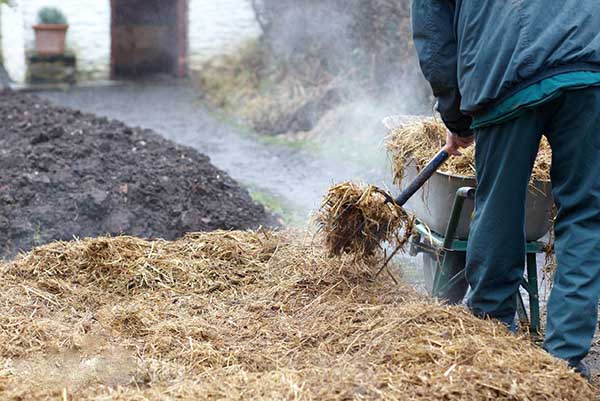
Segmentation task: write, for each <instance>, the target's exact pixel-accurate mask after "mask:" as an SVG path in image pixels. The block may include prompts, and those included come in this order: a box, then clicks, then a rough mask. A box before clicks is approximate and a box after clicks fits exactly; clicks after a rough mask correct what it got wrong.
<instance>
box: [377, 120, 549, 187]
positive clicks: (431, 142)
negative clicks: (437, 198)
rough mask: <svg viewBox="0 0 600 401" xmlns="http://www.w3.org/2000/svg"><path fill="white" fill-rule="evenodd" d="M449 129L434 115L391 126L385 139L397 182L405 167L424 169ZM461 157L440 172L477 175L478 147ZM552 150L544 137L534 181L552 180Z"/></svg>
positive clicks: (450, 161)
mask: <svg viewBox="0 0 600 401" xmlns="http://www.w3.org/2000/svg"><path fill="white" fill-rule="evenodd" d="M446 132H447V128H446V126H445V125H444V123H443V122H442V121H440V120H437V119H434V118H413V119H409V120H406V121H404V122H403V123H401V124H400V125H399V126H398V127H397V128H395V129H392V130H391V132H390V134H389V135H388V138H387V140H386V147H387V149H388V152H389V155H390V158H391V160H392V170H393V174H394V183H396V184H398V185H401V184H402V179H403V178H404V168H405V167H406V166H407V164H408V163H410V162H414V163H415V165H416V167H417V169H419V170H420V169H421V168H423V167H424V166H425V165H427V163H429V161H430V160H431V159H433V157H434V156H435V155H436V153H437V152H438V151H439V150H440V149H441V148H442V147H443V146H444V144H445V143H446ZM461 152H462V156H453V157H451V158H450V159H448V161H447V162H446V163H444V165H443V166H442V167H441V168H440V172H443V173H446V174H450V175H458V176H463V177H475V146H471V147H470V148H467V149H463V150H462V151H461ZM551 163H552V150H551V149H550V144H549V143H548V140H547V139H546V138H545V137H543V138H542V141H541V143H540V150H539V152H538V156H537V159H536V161H535V165H534V168H533V172H532V176H531V180H532V181H549V180H550V165H551Z"/></svg>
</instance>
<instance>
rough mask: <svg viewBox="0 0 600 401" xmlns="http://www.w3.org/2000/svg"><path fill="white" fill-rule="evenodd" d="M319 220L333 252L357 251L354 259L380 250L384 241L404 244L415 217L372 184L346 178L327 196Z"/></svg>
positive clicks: (369, 256)
mask: <svg viewBox="0 0 600 401" xmlns="http://www.w3.org/2000/svg"><path fill="white" fill-rule="evenodd" d="M317 224H318V225H319V229H320V231H321V232H322V233H323V239H324V242H325V248H326V249H328V250H329V253H330V255H332V256H340V255H343V254H351V255H354V257H355V260H360V259H369V258H371V257H373V256H376V255H377V254H378V251H380V250H381V247H382V243H383V242H386V241H387V242H390V243H393V244H395V245H396V246H397V247H401V246H402V245H403V244H404V242H406V236H405V237H403V238H400V237H399V232H400V231H401V230H403V231H404V232H405V233H408V234H410V233H411V232H412V218H411V217H409V216H408V214H407V213H406V212H405V211H404V210H403V209H402V208H401V207H399V206H398V205H396V204H395V203H393V202H387V201H386V195H385V194H384V192H383V191H382V190H381V189H379V188H377V187H374V186H372V185H369V186H364V185H360V184H356V183H353V182H343V183H341V184H337V185H334V186H333V187H331V188H330V189H329V191H328V193H327V195H326V196H325V198H324V200H323V203H322V205H321V208H320V210H319V213H318V215H317Z"/></svg>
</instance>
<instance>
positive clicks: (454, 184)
mask: <svg viewBox="0 0 600 401" xmlns="http://www.w3.org/2000/svg"><path fill="white" fill-rule="evenodd" d="M416 175H417V169H416V167H415V165H414V163H409V164H408V165H407V167H406V169H405V177H404V179H403V181H402V182H403V183H408V182H411V181H412V180H413V179H414V178H415V177H416ZM403 186H404V184H403ZM475 186H476V182H475V179H474V178H471V177H462V176H457V175H450V174H447V173H442V172H436V173H435V174H434V175H433V176H432V177H431V179H430V180H429V181H428V182H427V183H426V184H425V185H424V186H423V188H422V189H421V190H419V192H417V193H416V194H415V196H413V197H412V198H411V199H410V200H409V201H408V202H407V203H406V205H405V206H404V208H405V209H406V210H407V211H409V212H411V213H413V214H414V215H415V216H416V217H417V218H418V219H419V220H420V221H421V222H422V223H424V224H426V225H427V226H428V227H429V228H430V229H431V230H432V231H434V232H436V233H438V234H444V232H445V230H446V227H447V225H448V221H449V220H450V213H451V211H452V204H453V202H454V197H455V196H456V191H457V190H458V189H459V188H461V187H475ZM550 191H551V186H550V183H548V182H545V181H537V182H535V183H533V184H532V185H531V186H530V188H529V190H528V192H527V200H526V202H525V203H526V205H525V207H526V217H525V220H526V223H525V234H526V240H527V241H537V240H538V239H540V238H542V237H543V236H544V235H546V234H547V233H548V231H549V230H550V229H551V227H552V222H551V218H552V205H553V202H552V196H551V193H550ZM473 210H474V202H473V201H472V200H470V199H467V200H466V201H465V204H464V207H463V210H462V213H461V216H460V221H459V224H458V227H457V230H456V238H457V239H460V240H466V239H467V238H468V236H469V227H470V224H471V219H472V215H473Z"/></svg>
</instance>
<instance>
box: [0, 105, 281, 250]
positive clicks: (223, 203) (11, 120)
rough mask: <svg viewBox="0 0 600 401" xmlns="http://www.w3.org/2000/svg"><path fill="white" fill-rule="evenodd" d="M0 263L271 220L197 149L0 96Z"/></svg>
mask: <svg viewBox="0 0 600 401" xmlns="http://www.w3.org/2000/svg"><path fill="white" fill-rule="evenodd" d="M0 118H1V121H2V122H1V123H0V153H1V155H2V157H1V158H0V169H1V170H2V174H0V243H1V244H2V249H1V250H0V255H3V256H9V255H13V254H15V253H16V252H18V251H19V250H28V249H31V248H32V247H33V246H36V245H40V244H44V243H47V242H50V241H53V240H57V239H66V240H68V239H71V238H73V237H85V236H96V235H102V234H107V233H108V234H121V233H128V234H132V235H137V236H141V237H160V238H167V239H174V238H177V237H179V236H181V235H183V234H184V233H185V232H189V231H196V230H214V229H219V228H221V229H235V228H250V227H258V226H259V225H261V224H269V223H270V222H273V220H272V218H271V217H269V216H268V215H267V214H266V213H265V211H264V209H263V207H262V206H259V205H256V204H255V203H254V202H253V201H252V200H251V199H250V196H249V194H248V192H247V191H246V190H245V189H242V188H241V187H240V186H239V184H237V183H236V182H235V181H234V180H232V179H231V178H230V177H229V176H228V175H227V174H226V173H225V172H223V171H220V170H218V169H217V168H215V167H214V166H212V165H211V164H210V161H209V159H208V157H206V156H204V155H202V154H200V153H198V152H197V151H195V150H193V149H191V148H187V147H183V146H178V145H175V144H174V143H172V142H170V141H168V140H166V139H164V138H162V137H160V136H159V135H157V134H155V133H154V132H152V131H150V130H144V129H140V128H132V127H128V126H126V125H124V124H123V123H120V122H118V121H114V120H112V121H111V120H108V119H106V118H98V117H95V116H94V115H90V114H84V113H81V112H79V111H74V110H70V109H64V108H57V107H52V106H50V105H49V103H47V102H46V101H43V100H41V99H39V98H36V97H33V96H28V95H23V94H17V93H3V94H1V95H0Z"/></svg>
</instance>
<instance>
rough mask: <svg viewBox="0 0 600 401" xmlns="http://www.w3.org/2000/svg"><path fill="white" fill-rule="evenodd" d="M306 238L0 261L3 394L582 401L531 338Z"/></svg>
mask: <svg viewBox="0 0 600 401" xmlns="http://www.w3.org/2000/svg"><path fill="white" fill-rule="evenodd" d="M365 268H366V266H361V267H360V268H358V267H357V266H356V264H355V263H354V262H352V261H351V260H349V259H348V258H337V259H330V258H328V257H327V254H326V252H325V251H324V249H322V248H320V247H318V246H315V245H314V244H313V243H312V238H311V237H310V236H308V235H303V234H299V233H291V232H280V233H275V232H268V231H259V232H213V233H206V234H192V235H188V236H187V237H185V238H183V239H181V240H178V241H174V242H167V241H144V240H140V239H136V238H130V237H119V238H98V239H90V240H82V241H74V242H70V243H65V242H59V243H54V244H50V245H47V246H44V247H41V248H38V249H36V250H34V251H32V252H31V253H29V254H26V255H23V256H22V257H20V258H19V259H17V260H16V261H14V262H11V263H7V264H4V265H0V316H1V318H0V359H1V362H2V363H1V364H0V398H1V399H3V400H42V399H62V400H65V399H66V400H72V399H77V400H98V401H99V400H103V401H106V400H159V399H161V400H163V399H171V400H197V399H230V400H233V399H236V400H239V399H272V400H274V399H299V400H310V399H314V400H325V399H327V400H336V399H337V400H342V399H343V400H347V399H390V400H392V399H397V400H439V399H447V400H542V399H543V400H559V399H560V400H583V399H591V398H592V396H593V395H592V392H591V390H590V388H589V387H588V386H587V385H586V384H585V382H584V381H583V380H582V379H581V378H580V377H579V376H578V375H576V374H574V373H572V372H570V371H569V370H568V369H567V367H566V365H565V364H563V363H561V362H559V361H556V360H555V359H553V358H552V357H550V356H548V355H547V354H545V353H544V352H543V351H542V350H540V349H538V348H536V347H535V346H533V345H531V344H530V343H529V342H528V341H527V340H526V339H524V338H518V337H515V336H512V335H510V334H509V333H508V332H507V331H506V330H505V329H504V328H502V327H501V326H499V325H497V324H494V323H492V322H486V321H482V320H478V319H476V318H474V317H473V316H471V315H470V314H469V313H468V312H466V311H465V310H463V309H462V308H459V307H447V306H443V305H441V304H437V303H433V302H432V301H429V300H427V299H425V298H423V297H422V296H420V295H418V294H416V293H415V292H414V291H413V290H412V289H410V288H409V287H408V286H405V285H401V286H396V285H393V284H392V282H391V281H390V280H386V279H384V277H383V276H382V278H381V279H379V280H376V281H372V280H371V275H369V274H368V273H367V272H365Z"/></svg>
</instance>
